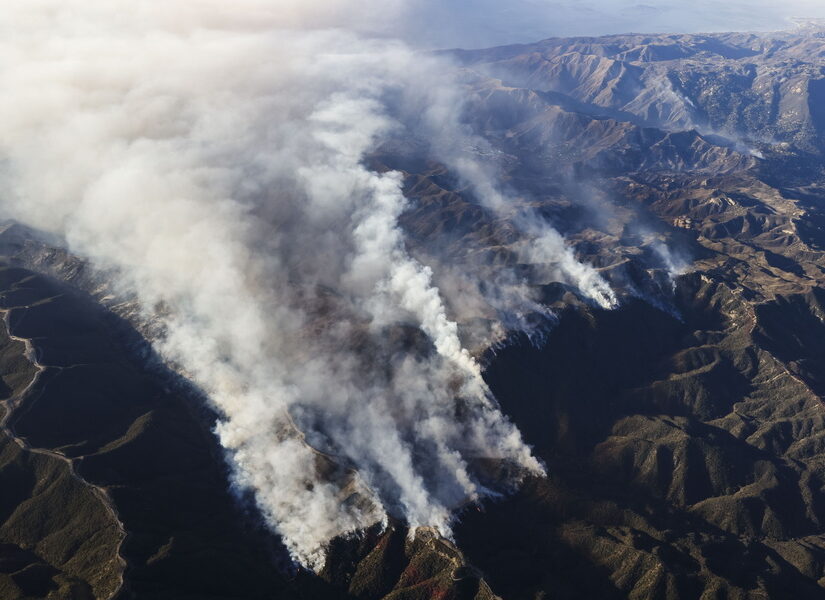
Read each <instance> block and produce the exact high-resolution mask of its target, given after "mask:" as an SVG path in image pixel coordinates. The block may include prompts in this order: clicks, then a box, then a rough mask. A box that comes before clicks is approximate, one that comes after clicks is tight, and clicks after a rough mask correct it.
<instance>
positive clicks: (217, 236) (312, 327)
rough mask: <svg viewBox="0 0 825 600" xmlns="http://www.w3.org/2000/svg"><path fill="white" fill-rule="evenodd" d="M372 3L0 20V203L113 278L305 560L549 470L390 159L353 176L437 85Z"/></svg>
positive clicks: (98, 4) (571, 271) (93, 10)
mask: <svg viewBox="0 0 825 600" xmlns="http://www.w3.org/2000/svg"><path fill="white" fill-rule="evenodd" d="M363 4H365V5H366V3H363ZM373 4H374V3H369V7H368V8H369V11H366V10H358V7H359V3H357V2H356V3H348V2H342V1H340V2H323V3H321V2H305V1H304V2H298V1H281V2H275V3H272V2H266V1H264V0H240V1H237V2H233V3H231V7H230V5H229V4H227V3H223V2H217V1H213V0H192V1H189V2H183V1H179V2H178V1H174V0H173V1H169V0H166V1H163V2H161V1H160V0H158V1H154V0H143V1H137V2H129V3H120V2H105V1H103V0H8V1H7V2H6V3H4V6H3V9H4V10H3V11H2V15H0V85H2V89H3V90H4V92H3V94H2V95H0V202H2V209H3V211H4V214H5V216H8V217H12V218H15V219H17V220H20V221H22V222H24V223H26V224H29V225H32V226H34V227H36V228H39V229H42V230H46V231H49V232H53V233H56V234H59V235H60V236H61V237H62V238H63V239H65V242H66V244H67V246H68V248H69V249H70V250H71V251H72V252H74V253H76V254H78V255H80V256H82V257H84V258H86V259H88V260H89V261H90V262H91V263H92V264H93V265H95V266H96V267H98V268H99V269H105V270H107V271H109V272H113V273H116V274H117V281H116V283H117V285H118V286H119V289H120V290H122V291H123V292H124V293H130V294H134V295H135V296H136V297H137V298H138V299H139V301H140V305H141V306H142V307H143V310H144V311H145V314H144V315H143V318H145V319H147V320H149V319H152V320H155V321H156V322H159V323H160V324H161V327H160V329H159V331H160V332H159V333H158V335H157V337H156V339H153V340H152V342H153V343H154V344H155V346H156V348H157V349H158V351H159V353H160V354H161V355H162V356H163V357H164V358H165V359H166V360H168V361H169V363H170V364H172V365H174V366H175V368H177V369H178V370H180V372H182V373H183V374H185V375H186V376H187V377H189V378H191V379H192V380H193V381H194V382H195V383H197V384H198V385H199V386H200V387H201V388H202V389H203V390H204V391H205V392H206V393H207V395H208V396H209V398H210V399H211V401H212V402H213V403H214V406H215V407H216V409H217V410H218V411H219V414H220V415H221V419H220V423H219V425H218V428H217V433H218V435H219V438H220V441H221V443H222V444H223V446H224V447H225V448H226V451H227V455H228V460H229V462H230V464H231V466H232V468H233V472H234V476H235V480H236V483H237V485H238V486H239V487H240V488H243V489H247V490H250V491H251V492H252V493H253V494H254V497H255V499H256V502H257V504H258V506H259V507H260V510H261V512H262V513H263V514H264V516H265V518H266V519H267V521H268V522H269V523H270V524H271V525H272V527H273V528H274V529H276V530H277V531H278V532H279V533H280V534H281V535H282V536H283V538H284V540H285V543H286V544H287V547H288V548H289V550H290V551H291V552H292V554H293V556H294V557H295V558H296V559H297V560H299V561H300V562H302V563H303V564H305V565H308V566H311V567H315V568H317V567H319V566H320V565H321V564H323V560H324V548H325V546H326V544H327V543H328V542H329V541H330V540H331V539H332V538H334V537H335V536H338V535H345V534H348V533H352V532H355V531H357V530H359V529H361V528H364V527H367V526H370V525H372V524H375V523H377V522H381V521H382V520H385V519H386V515H388V514H390V515H394V516H398V517H401V518H404V519H406V521H407V522H409V524H410V525H411V526H412V527H417V526H432V527H435V528H437V529H438V530H439V531H440V532H441V533H442V534H443V535H447V536H448V535H449V534H450V521H451V518H452V517H451V515H452V513H453V510H454V509H455V508H456V507H458V506H460V505H462V504H463V503H466V502H468V501H473V500H476V499H478V498H480V497H482V496H484V495H485V494H487V493H488V492H489V489H488V487H489V485H492V484H496V483H497V484H498V485H505V486H506V485H509V484H513V483H517V482H518V480H519V479H520V478H521V477H523V475H524V474H526V473H534V474H540V473H541V472H542V467H541V465H540V464H539V463H538V462H537V461H536V459H535V458H533V456H532V455H531V453H530V449H529V448H528V447H527V446H526V445H525V444H524V442H523V441H522V439H521V436H520V434H519V432H518V430H517V429H516V428H515V427H514V426H513V425H512V424H511V423H510V422H509V421H508V420H507V419H506V418H505V417H504V416H503V415H502V414H501V413H500V412H499V410H498V408H497V405H496V402H495V399H494V398H493V397H492V396H491V394H490V392H489V390H488V389H487V387H486V385H485V383H484V381H483V380H482V378H481V371H480V368H479V365H478V364H477V362H476V361H475V359H474V358H473V356H471V355H470V354H469V353H468V351H467V350H466V349H464V348H463V347H462V344H461V342H460V339H459V331H458V326H457V324H456V322H455V321H454V320H452V319H451V316H450V314H448V311H447V309H446V304H445V302H444V300H443V298H442V295H441V293H440V291H439V289H437V288H436V287H435V285H434V283H433V271H432V270H431V267H428V266H425V265H423V264H421V263H420V262H418V261H417V260H415V259H413V258H412V257H411V256H410V254H409V253H408V251H407V249H406V247H405V240H404V235H403V232H402V230H401V229H400V228H399V225H398V218H399V216H400V215H401V214H402V212H403V211H404V210H405V208H406V207H407V200H406V199H405V197H404V195H403V194H402V192H401V189H402V177H401V175H400V174H399V173H397V172H394V171H387V172H377V171H375V170H371V169H369V168H367V167H366V166H365V162H364V157H365V155H366V154H367V153H369V152H370V151H371V150H373V149H374V148H375V147H376V146H377V145H378V144H379V143H380V142H381V141H382V140H384V139H386V138H387V137H388V136H391V135H397V134H398V132H399V131H402V130H403V128H404V127H405V124H404V122H403V119H402V118H401V116H402V115H403V114H405V113H404V110H403V109H402V108H399V107H401V106H403V105H411V104H414V103H415V102H420V101H421V98H422V96H421V94H420V90H421V89H422V86H430V85H433V82H434V81H436V80H438V85H439V86H449V85H450V84H449V82H446V81H444V78H443V77H441V76H438V77H436V75H435V73H440V72H444V70H445V67H444V66H443V65H442V64H440V63H439V62H438V61H439V60H440V59H436V58H433V57H424V56H422V55H419V54H417V53H415V52H413V51H412V50H411V49H410V48H409V47H407V46H405V45H404V44H402V43H400V42H395V41H392V40H388V39H377V38H367V37H363V36H359V35H358V34H355V33H353V32H352V31H347V30H346V29H347V26H348V25H349V24H350V22H355V20H356V17H355V15H359V16H365V17H366V16H367V15H368V14H369V15H370V18H371V19H374V23H368V24H367V27H366V29H370V28H376V29H377V28H380V27H381V23H382V22H384V21H385V20H386V19H388V18H391V17H392V16H393V15H397V14H400V13H398V12H394V11H403V10H404V7H403V6H401V5H400V3H398V4H393V3H389V4H386V3H385V5H384V6H385V8H383V9H382V11H374V10H372V9H373ZM360 23H361V25H363V23H366V21H360ZM361 25H359V27H361ZM332 26H339V27H338V28H337V29H329V27H332ZM361 28H364V27H361ZM426 102H427V103H429V104H430V106H429V109H430V110H432V111H433V114H440V115H441V116H440V117H439V118H438V119H437V120H434V121H432V122H433V123H437V125H438V128H439V129H440V131H441V134H440V135H441V136H442V137H441V138H440V140H439V139H433V148H435V149H440V150H439V152H440V154H441V156H442V157H443V159H444V160H445V161H447V162H448V164H449V166H450V167H451V168H453V169H455V170H456V171H457V173H458V174H459V175H460V176H461V177H463V178H465V179H466V180H467V181H468V182H469V183H470V184H471V185H472V186H473V188H474V190H475V192H476V195H477V196H478V199H479V202H480V203H481V204H482V205H484V206H485V207H487V208H488V209H489V210H492V211H497V212H499V213H503V211H506V210H507V209H506V205H507V199H506V197H505V195H504V194H502V193H501V192H497V191H495V190H496V189H497V186H496V185H495V182H493V181H490V180H489V177H486V176H484V175H483V173H482V170H481V169H479V168H477V167H478V165H477V164H475V163H472V162H470V161H468V160H463V161H462V160H460V157H459V154H458V153H456V152H454V151H453V149H451V148H449V147H447V146H446V145H445V143H444V142H443V140H444V139H447V138H445V137H444V136H449V133H448V131H455V132H457V133H456V135H459V134H460V135H465V133H462V132H463V130H462V126H461V125H460V123H459V122H458V117H456V116H455V115H450V114H449V111H445V110H441V108H439V106H440V104H439V101H438V99H437V97H436V96H431V97H429V98H427V99H426ZM435 129H436V128H435V125H433V126H432V127H431V128H430V130H429V131H430V132H431V135H433V136H434V135H435V134H434V133H432V132H434V131H435ZM474 165H475V166H474ZM519 219H520V223H522V227H523V229H524V230H525V232H526V234H527V236H528V237H529V238H530V239H537V240H538V242H537V243H534V244H532V245H528V246H525V250H524V251H525V253H528V254H531V259H532V260H533V261H534V262H542V263H545V264H548V265H551V266H552V269H553V273H554V274H556V275H558V276H559V277H560V278H562V279H563V280H565V281H568V282H569V283H572V284H574V285H578V286H580V287H581V288H582V290H583V293H585V294H588V295H590V296H592V297H593V298H595V299H596V300H597V301H598V302H599V303H601V304H603V305H610V304H611V303H612V302H614V301H615V298H614V297H613V296H612V292H611V291H610V290H609V288H607V286H606V285H605V284H604V282H603V281H601V279H600V278H599V277H598V275H597V274H596V273H595V272H594V271H593V270H592V269H591V268H589V267H587V266H585V265H582V264H580V263H579V262H578V261H576V259H575V258H574V257H573V255H572V254H571V253H570V251H569V250H567V249H566V247H565V245H564V241H563V240H562V238H561V236H559V234H558V233H556V232H555V231H554V230H553V229H552V228H550V226H549V225H547V224H541V225H537V224H536V223H532V224H531V219H530V215H522V216H520V217H519ZM433 268H437V265H434V266H433ZM467 276H468V277H471V276H472V275H471V274H470V275H467ZM513 289H514V290H516V291H517V286H516V287H514V288H513ZM503 295H504V296H507V297H511V296H512V295H513V290H510V291H509V292H508V293H507V294H503ZM526 302H528V303H529V300H526ZM491 465H493V466H491Z"/></svg>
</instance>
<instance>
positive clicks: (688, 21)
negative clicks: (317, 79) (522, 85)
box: [388, 0, 825, 48]
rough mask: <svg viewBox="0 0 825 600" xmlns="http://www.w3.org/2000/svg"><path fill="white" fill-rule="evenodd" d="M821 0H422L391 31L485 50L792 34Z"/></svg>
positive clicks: (821, 12) (816, 13) (817, 14)
mask: <svg viewBox="0 0 825 600" xmlns="http://www.w3.org/2000/svg"><path fill="white" fill-rule="evenodd" d="M794 18H825V2H822V1H821V0H788V1H784V2H773V1H770V0H751V1H747V2H746V1H743V0H729V1H725V2H722V1H717V0H689V1H688V0H668V1H663V2H656V1H655V0H648V1H646V2H645V1H642V2H638V1H637V0H589V1H588V0H581V1H571V0H563V1H554V0H509V1H506V2H503V1H501V0H423V1H419V2H416V3H412V4H411V5H410V8H409V9H408V13H407V15H406V17H405V18H404V19H399V20H397V21H396V22H395V23H394V24H392V25H390V26H389V27H388V30H390V31H392V30H393V29H395V30H396V32H398V33H399V34H400V35H401V36H402V37H406V38H407V39H408V41H410V42H412V43H416V45H424V46H430V47H465V48H471V47H486V46H494V45H503V44H509V43H523V42H532V41H537V40H540V39H544V38H548V37H554V36H580V35H607V34H612V33H628V32H634V33H662V32H665V33H695V32H719V31H776V30H782V29H793V28H794V23H793V21H792V19H794Z"/></svg>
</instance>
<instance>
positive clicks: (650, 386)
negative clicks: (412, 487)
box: [0, 30, 825, 600]
mask: <svg viewBox="0 0 825 600" xmlns="http://www.w3.org/2000/svg"><path fill="white" fill-rule="evenodd" d="M449 56H450V57H451V58H452V59H453V60H454V61H455V62H456V64H457V66H456V68H457V69H458V70H459V72H460V73H461V77H462V81H463V82H464V86H465V87H464V92H465V94H466V102H467V104H468V106H469V107H470V110H469V111H468V114H469V115H471V122H470V123H469V125H470V126H471V127H472V129H473V131H475V132H476V134H477V135H478V136H479V139H480V140H482V141H483V147H481V146H479V147H476V148H470V149H467V151H468V152H470V153H472V154H473V155H474V156H476V157H477V158H478V160H481V161H484V162H485V164H487V165H488V166H489V168H490V169H491V170H495V171H497V172H498V173H499V174H500V175H501V176H502V177H503V178H504V179H505V180H506V182H507V185H508V186H509V189H510V190H511V194H512V196H513V198H514V202H515V205H516V206H521V207H524V208H525V209H526V208H529V209H531V210H535V211H537V213H538V214H540V215H542V216H543V217H545V218H547V219H548V220H549V221H550V222H552V223H553V224H554V225H555V226H556V227H558V228H559V229H560V231H562V232H563V233H564V235H565V236H566V238H567V239H568V240H569V242H570V244H571V245H572V247H574V248H575V250H576V253H577V255H578V256H579V257H581V258H582V259H583V260H585V261H587V262H589V263H591V264H593V265H595V266H597V267H598V269H599V271H600V273H601V274H602V275H603V276H604V277H605V278H606V279H607V280H608V281H609V282H610V283H611V285H612V286H613V288H614V289H615V290H617V291H618V293H619V295H620V299H621V303H620V306H619V308H617V309H614V310H604V309H601V308H596V307H594V306H593V305H592V303H589V302H587V301H586V300H584V299H583V298H581V297H580V295H578V294H577V293H576V291H575V290H573V289H571V288H568V287H566V286H563V285H561V284H559V283H557V282H554V281H551V280H546V279H543V278H542V271H541V268H540V267H541V265H537V264H530V263H529V262H525V261H524V260H523V257H522V255H521V254H520V253H519V247H520V243H521V242H522V240H521V239H520V237H519V234H518V232H517V231H516V230H515V229H514V227H513V224H512V222H511V221H509V220H508V219H507V218H506V217H505V216H501V215H495V214H493V213H491V212H490V211H488V210H486V209H485V208H483V207H482V206H480V205H479V203H478V202H476V201H475V200H474V198H473V194H472V191H471V190H469V189H468V187H467V186H466V185H465V184H463V183H462V181H461V179H460V178H459V177H457V176H456V174H455V173H453V172H451V170H450V169H449V167H448V166H446V165H445V164H443V163H442V162H439V161H438V160H436V159H435V158H434V157H432V156H430V155H428V153H427V149H426V148H422V146H421V144H419V143H415V142H416V140H400V142H399V143H394V144H387V145H385V147H383V148H382V149H381V150H380V151H379V152H377V153H376V154H375V155H374V156H373V157H371V160H372V162H373V163H374V166H375V168H377V169H387V168H393V169H398V170H401V171H402V172H403V174H404V178H405V179H404V181H405V193H406V195H407V197H408V198H409V199H410V207H409V209H408V210H407V212H406V213H405V214H404V215H403V217H402V224H403V227H404V228H405V230H406V231H407V233H408V239H409V243H410V251H411V252H412V253H414V254H415V255H416V256H417V257H419V258H420V260H422V261H423V262H425V263H427V262H431V263H444V262H449V264H451V265H452V266H454V268H455V269H456V270H457V271H460V270H461V268H462V265H470V264H472V265H473V267H474V268H476V269H482V270H483V269H485V268H487V269H490V270H491V271H492V269H493V267H494V266H496V265H509V266H512V267H513V268H515V269H517V270H519V272H522V273H524V276H525V278H526V280H527V281H528V282H529V283H530V285H531V286H533V288H534V289H535V290H536V293H537V294H539V296H540V297H541V301H542V303H543V304H544V305H546V306H549V307H551V308H552V309H553V311H554V313H555V317H556V319H557V322H555V323H554V324H553V326H552V327H547V328H546V330H545V332H544V334H543V336H542V337H541V339H536V338H534V337H533V338H528V337H527V336H525V335H523V334H519V333H513V334H512V335H510V336H509V338H507V339H506V340H504V342H503V343H501V344H499V345H497V346H496V347H493V348H485V347H483V346H480V345H479V343H478V342H477V340H475V339H473V338H472V335H471V330H472V329H473V327H472V325H473V323H471V322H469V320H465V321H463V322H462V325H463V326H464V329H465V335H466V336H467V338H468V341H469V343H470V344H471V345H472V346H473V347H474V348H475V350H476V352H477V354H478V355H479V356H480V357H481V358H482V360H483V362H484V364H485V367H486V370H485V378H486V379H487V381H488V383H489V384H490V386H491V388H492V390H493V391H494V392H495V395H496V397H497V398H498V399H499V401H500V403H501V405H502V408H503V410H504V412H505V413H506V414H508V415H509V416H510V418H511V419H512V420H513V421H514V422H515V423H516V424H517V425H518V427H519V429H520V430H521V431H522V433H523V434H524V436H525V438H526V440H527V442H528V443H529V444H531V445H532V446H533V448H534V450H535V453H536V455H537V456H538V457H540V458H541V460H542V461H544V463H545V464H546V466H547V472H548V476H547V477H546V478H541V479H532V480H529V481H528V482H526V484H525V485H524V486H523V487H522V488H521V489H519V490H518V491H514V492H513V493H512V494H510V495H507V496H504V497H502V498H500V499H498V500H496V501H491V502H487V503H485V504H484V505H482V506H472V507H468V508H467V509H466V510H465V511H464V512H463V513H462V514H461V515H460V519H459V522H458V524H457V525H456V532H455V539H454V540H453V541H449V540H442V539H440V538H438V536H436V535H434V534H433V533H432V532H430V531H428V530H420V531H418V532H417V533H415V535H412V536H410V535H408V532H407V530H406V528H405V526H404V524H403V523H391V524H390V525H389V527H388V528H387V529H386V530H385V531H383V532H382V531H367V532H364V534H363V535H362V536H361V537H359V538H357V539H349V540H338V541H336V543H335V544H333V547H332V548H331V549H330V557H329V560H328V561H327V564H326V567H325V568H324V570H323V571H322V572H321V573H318V574H312V573H310V572H308V571H304V570H300V569H296V568H295V567H294V566H292V565H290V564H289V561H288V560H287V559H286V555H285V553H284V549H283V547H282V546H281V545H280V542H279V540H277V539H276V538H275V537H274V536H272V535H271V534H270V533H268V532H267V531H265V530H264V529H263V528H261V527H260V526H259V525H257V520H256V517H255V515H254V513H253V511H250V510H248V509H247V507H245V505H244V504H243V503H242V502H238V501H237V500H236V499H235V498H233V496H232V494H231V493H230V490H229V483H228V475H227V472H226V469H225V467H224V466H223V462H222V460H221V456H220V451H219V448H218V446H217V442H216V441H215V439H214V437H213V436H212V434H211V432H210V429H211V427H212V424H213V423H214V419H215V415H213V414H211V413H210V412H209V411H208V410H207V409H205V408H204V406H205V405H204V403H203V402H202V399H201V398H200V397H199V394H198V390H195V389H192V388H191V386H189V385H187V383H186V382H185V381H182V380H181V379H180V377H178V376H177V375H175V374H173V373H172V372H170V371H168V370H167V369H166V368H165V367H163V366H162V365H160V364H158V362H157V360H155V359H154V357H153V356H152V354H151V352H150V351H149V350H148V347H147V345H146V343H145V342H144V340H143V335H144V334H146V331H147V329H146V328H145V324H140V323H136V322H134V320H133V319H132V316H133V313H132V312H130V307H129V304H128V302H125V303H117V302H112V301H111V300H109V299H108V296H107V293H108V292H107V290H106V289H105V287H104V288H100V287H99V283H100V282H99V280H98V279H96V278H95V276H94V274H91V273H90V272H89V271H88V269H87V267H86V266H85V265H84V264H83V263H82V262H81V261H78V260H77V259H74V258H73V257H71V256H68V255H67V254H66V253H65V252H63V251H62V250H60V249H59V248H57V247H56V245H55V244H53V243H52V241H50V240H48V239H45V238H43V237H42V236H39V235H38V234H37V233H36V232H33V231H29V230H27V229H25V228H23V227H20V226H18V225H13V224H9V225H7V226H6V227H5V228H4V229H3V231H2V233H0V250H2V255H3V256H4V257H5V258H4V263H3V264H4V266H3V268H2V270H0V310H2V311H3V313H4V315H5V323H6V328H5V331H4V332H3V334H2V337H0V378H2V383H3V385H2V386H0V388H1V389H0V392H2V398H3V400H2V408H0V411H2V412H0V414H2V421H0V425H2V427H1V428H0V597H2V598H4V599H5V598H9V599H23V598H77V599H86V598H112V597H116V598H124V599H126V598H151V599H154V598H170V599H171V598H175V599H180V598H193V599H194V598H198V599H206V598H215V599H218V598H223V599H229V598H313V599H314V598H342V599H343V598H358V599H376V600H377V599H379V598H386V599H393V600H402V599H418V598H420V599H424V598H456V599H463V598H477V599H486V598H494V597H496V596H498V597H501V598H505V599H529V600H534V599H540V598H545V599H550V598H559V599H577V598H636V599H660V598H661V599H694V598H701V599H703V600H710V599H722V598H741V599H746V598H747V599H757V598H788V597H794V598H821V597H823V596H825V407H823V394H825V285H823V281H825V204H823V202H825V174H823V167H825V70H824V69H825V34H821V33H818V32H817V31H816V30H813V31H806V32H802V33H779V34H774V35H751V34H720V35H704V36H703V35H627V36H610V37H605V38H577V39H551V40H545V41H543V42H538V43H536V44H530V45H520V46H508V47H502V48H493V49H489V50H480V51H454V52H451V53H449ZM406 142H409V143H406ZM436 277H438V274H436ZM476 318H478V319H480V320H484V319H492V318H493V316H492V315H476Z"/></svg>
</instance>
